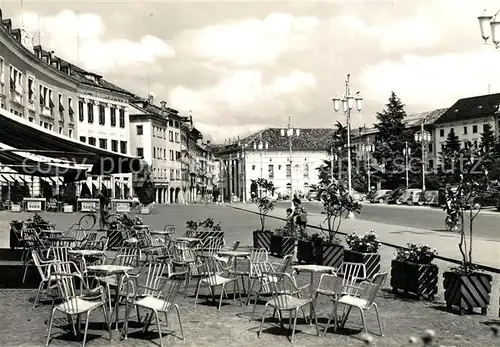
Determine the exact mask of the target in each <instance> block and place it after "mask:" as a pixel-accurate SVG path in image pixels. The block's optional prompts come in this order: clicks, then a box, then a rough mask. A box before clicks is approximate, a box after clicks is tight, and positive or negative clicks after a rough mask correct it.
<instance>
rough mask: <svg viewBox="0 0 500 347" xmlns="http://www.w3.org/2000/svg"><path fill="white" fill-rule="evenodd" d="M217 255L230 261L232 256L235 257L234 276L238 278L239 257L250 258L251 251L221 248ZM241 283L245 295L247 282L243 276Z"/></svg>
mask: <svg viewBox="0 0 500 347" xmlns="http://www.w3.org/2000/svg"><path fill="white" fill-rule="evenodd" d="M217 255H219V256H223V257H227V258H228V261H229V260H230V259H231V258H234V264H233V268H234V277H235V278H236V276H237V275H238V272H237V271H238V259H249V258H250V255H251V253H250V252H245V251H232V250H220V251H217ZM236 280H238V279H236ZM241 284H242V286H243V295H246V289H245V282H244V281H243V277H242V279H241ZM233 300H236V295H234V298H233Z"/></svg>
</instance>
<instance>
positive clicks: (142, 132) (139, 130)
mask: <svg viewBox="0 0 500 347" xmlns="http://www.w3.org/2000/svg"><path fill="white" fill-rule="evenodd" d="M143 134H144V129H143V127H142V125H138V126H137V135H143Z"/></svg>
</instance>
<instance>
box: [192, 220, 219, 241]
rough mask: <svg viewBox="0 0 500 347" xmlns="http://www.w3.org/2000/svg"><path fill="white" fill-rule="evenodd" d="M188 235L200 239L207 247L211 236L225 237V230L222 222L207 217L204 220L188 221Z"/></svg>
mask: <svg viewBox="0 0 500 347" xmlns="http://www.w3.org/2000/svg"><path fill="white" fill-rule="evenodd" d="M186 229H187V236H189V237H193V238H197V239H200V240H201V241H202V247H205V246H206V244H207V242H208V241H207V240H208V238H209V237H217V238H221V239H224V231H222V226H221V223H220V222H215V221H214V219H213V218H207V219H205V220H203V221H193V220H190V221H187V222H186Z"/></svg>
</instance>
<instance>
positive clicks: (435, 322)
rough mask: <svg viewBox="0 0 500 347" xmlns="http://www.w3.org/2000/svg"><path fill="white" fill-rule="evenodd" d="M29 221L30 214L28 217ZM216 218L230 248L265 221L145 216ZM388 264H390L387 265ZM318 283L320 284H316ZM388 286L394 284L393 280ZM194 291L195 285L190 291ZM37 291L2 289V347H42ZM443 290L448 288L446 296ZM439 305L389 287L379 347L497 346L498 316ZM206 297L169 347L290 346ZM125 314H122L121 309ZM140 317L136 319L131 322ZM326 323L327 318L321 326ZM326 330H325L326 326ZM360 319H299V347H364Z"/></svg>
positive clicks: (96, 318)
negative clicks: (422, 345) (338, 326)
mask: <svg viewBox="0 0 500 347" xmlns="http://www.w3.org/2000/svg"><path fill="white" fill-rule="evenodd" d="M28 216H29V215H28ZM16 217H17V219H21V216H19V215H15V217H12V216H11V215H7V214H2V216H1V218H0V220H1V221H2V223H4V222H5V221H6V220H7V221H8V220H10V219H14V218H16ZM45 217H47V218H48V219H50V220H51V221H52V222H54V223H56V224H57V226H58V227H59V228H61V229H64V228H66V227H67V226H69V225H71V223H72V222H73V221H74V219H75V218H76V217H75V215H58V214H46V215H45ZM206 217H213V218H214V219H215V220H220V221H222V224H223V228H224V230H225V231H226V239H227V242H228V243H231V242H233V241H235V240H237V239H239V240H241V242H242V244H243V245H250V244H251V239H252V233H251V232H252V231H253V230H255V229H257V228H258V217H257V216H251V215H248V214H247V213H244V212H237V211H235V210H233V209H229V208H224V207H218V206H217V207H216V206H208V207H205V206H196V205H195V206H168V207H166V208H164V207H158V208H157V210H156V211H155V212H154V214H153V215H150V216H144V222H145V223H146V224H149V225H151V226H152V228H163V226H164V225H165V224H174V225H176V227H177V228H178V230H179V231H178V233H179V234H181V233H183V231H184V222H185V221H186V220H189V219H204V218H206ZM280 225H281V222H279V221H273V220H269V221H268V226H269V228H275V227H278V226H280ZM386 260H387V261H386ZM386 260H384V261H383V263H382V270H383V271H387V270H389V267H390V263H389V261H388V259H386ZM297 278H298V281H299V283H308V281H309V275H308V274H303V273H301V274H300V275H298V277H297ZM317 280H318V279H317V278H316V279H315V284H317ZM385 287H388V282H387V283H386V285H385ZM189 292H190V293H193V292H194V288H190V289H189ZM35 293H36V292H35V290H11V289H0V307H1V310H2V318H1V319H0V331H1V334H0V346H42V345H44V343H45V338H46V334H47V320H48V319H49V313H50V307H51V306H50V303H49V304H45V305H41V306H39V307H37V308H36V309H32V305H33V304H32V302H31V299H32V298H33V297H34V296H35ZM440 293H441V291H440ZM436 300H437V301H436V302H434V303H430V302H423V301H422V302H419V301H415V300H413V299H404V298H401V297H399V296H398V297H395V296H394V295H393V294H391V293H389V292H388V291H387V290H386V289H385V290H383V291H382V292H381V293H380V294H379V297H378V298H377V300H376V302H377V303H378V304H379V307H380V313H381V319H382V325H383V328H384V330H385V336H384V337H379V336H377V335H375V333H376V332H377V323H376V319H375V315H374V312H369V313H368V315H367V323H368V329H369V330H370V332H371V333H373V337H374V345H375V346H402V345H404V344H405V341H407V339H408V337H409V336H412V335H414V336H418V335H420V334H421V333H422V331H423V330H424V329H428V328H430V329H433V330H434V331H436V334H437V336H438V342H439V343H440V344H441V345H443V346H457V347H458V346H460V347H461V346H492V347H493V346H498V345H499V340H498V339H495V338H494V337H493V334H492V333H491V328H490V326H489V325H488V324H491V323H497V322H498V319H495V318H493V317H492V316H487V317H486V316H480V315H467V316H458V315H456V314H452V313H448V312H445V311H444V304H443V303H442V301H441V296H438V297H437V299H436ZM205 301H206V300H205V299H202V300H200V301H199V304H198V305H197V306H196V308H193V302H194V299H193V298H192V297H189V296H188V297H186V298H185V299H184V300H179V303H180V307H181V312H182V320H183V324H184V333H185V337H186V340H185V341H181V340H179V339H176V338H175V337H174V336H170V335H169V336H167V335H165V339H164V345H168V346H221V347H222V346H255V345H257V344H262V343H264V344H268V345H272V346H289V345H290V343H289V341H288V340H287V336H286V334H285V333H283V332H282V331H281V330H280V329H276V328H270V327H272V321H271V320H268V321H266V323H265V325H264V333H263V336H262V337H261V338H260V339H259V338H258V337H257V331H258V327H259V323H260V322H259V321H258V319H260V318H261V315H259V314H257V315H256V317H255V321H253V322H249V317H250V312H251V306H248V307H246V306H243V307H240V305H239V304H238V302H237V301H227V302H228V303H229V305H223V306H222V309H221V311H220V312H217V310H216V308H215V307H214V306H212V305H207V304H206V303H205ZM330 309H331V304H330V303H329V302H328V301H326V300H323V301H320V302H319V303H318V310H319V314H318V315H319V317H325V316H326V312H327V311H329V310H330ZM122 311H123V310H122ZM262 311H263V305H259V306H258V308H257V313H261V312H262ZM58 317H59V319H56V321H55V326H54V329H53V335H52V336H53V340H52V342H51V346H80V345H81V339H78V338H73V337H72V336H71V335H62V333H63V332H64V331H65V330H64V329H63V328H65V324H66V322H67V321H66V320H65V319H62V318H65V317H61V316H58ZM132 320H133V318H132ZM90 321H91V324H90V328H89V339H88V346H101V345H102V346H116V345H130V346H154V345H158V344H159V340H158V336H157V331H156V329H155V328H153V327H152V328H150V330H152V331H153V333H149V334H147V335H143V334H142V333H140V332H139V330H140V329H139V327H138V326H137V325H136V324H135V325H132V324H131V327H130V334H129V339H128V340H127V341H120V339H119V335H118V333H117V332H113V338H112V341H109V340H108V337H107V334H106V333H105V332H104V330H103V328H104V327H103V324H102V322H103V318H102V316H101V315H100V314H99V313H97V312H96V313H94V314H93V315H92V316H91V320H90ZM169 322H170V323H171V324H172V326H171V328H172V330H174V331H175V333H178V330H179V329H178V323H177V321H176V319H175V315H171V317H169ZM324 323H325V320H324V319H320V325H321V326H322V325H324ZM321 330H322V329H321ZM361 336H362V333H361V319H360V316H359V313H358V312H355V311H353V312H352V313H351V315H350V318H349V320H348V322H347V323H346V329H343V330H340V331H338V332H337V333H334V332H333V329H331V330H330V331H329V332H328V333H327V335H326V337H317V336H315V329H314V326H309V325H307V324H304V322H303V321H302V320H299V323H298V326H297V335H296V342H295V345H299V346H324V345H329V344H334V345H338V346H345V347H350V346H361V345H363V342H362V341H361V340H360V338H361Z"/></svg>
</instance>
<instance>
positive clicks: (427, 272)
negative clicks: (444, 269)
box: [391, 260, 439, 301]
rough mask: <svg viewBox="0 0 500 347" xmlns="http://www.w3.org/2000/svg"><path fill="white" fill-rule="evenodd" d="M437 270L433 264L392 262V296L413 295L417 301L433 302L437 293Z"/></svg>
mask: <svg viewBox="0 0 500 347" xmlns="http://www.w3.org/2000/svg"><path fill="white" fill-rule="evenodd" d="M438 273H439V269H438V267H437V265H435V264H416V263H410V262H405V261H399V260H393V261H392V262H391V287H392V292H393V293H394V294H396V293H398V292H399V291H402V292H403V294H405V295H408V294H413V295H416V296H418V299H419V300H420V299H422V298H424V297H427V298H428V299H429V300H431V301H434V295H435V294H437V292H438Z"/></svg>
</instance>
